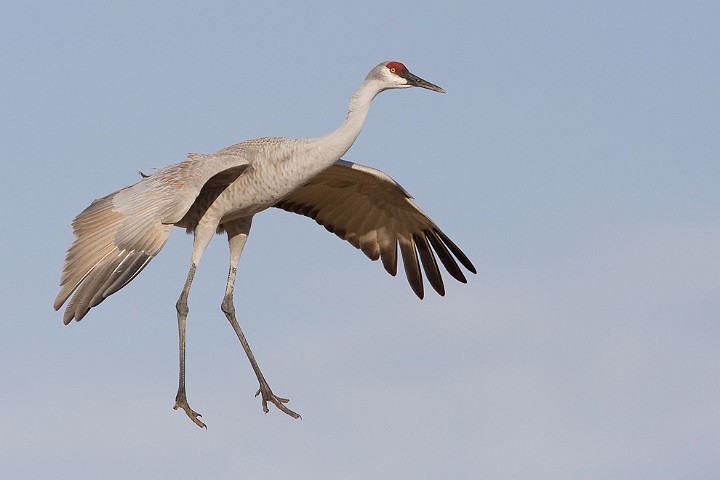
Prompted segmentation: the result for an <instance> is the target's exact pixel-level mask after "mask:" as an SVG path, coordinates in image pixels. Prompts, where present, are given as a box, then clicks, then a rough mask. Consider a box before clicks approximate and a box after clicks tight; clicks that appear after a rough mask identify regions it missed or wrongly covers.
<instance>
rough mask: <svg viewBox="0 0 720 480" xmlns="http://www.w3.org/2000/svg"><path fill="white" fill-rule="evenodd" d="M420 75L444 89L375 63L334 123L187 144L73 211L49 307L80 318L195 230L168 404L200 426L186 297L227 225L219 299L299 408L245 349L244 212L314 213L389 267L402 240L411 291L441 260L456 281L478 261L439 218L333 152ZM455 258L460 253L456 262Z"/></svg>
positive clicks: (278, 401)
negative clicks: (223, 144) (307, 134)
mask: <svg viewBox="0 0 720 480" xmlns="http://www.w3.org/2000/svg"><path fill="white" fill-rule="evenodd" d="M411 86H418V87H423V88H427V89H429V90H434V91H438V92H444V90H442V89H441V88H440V87H438V86H436V85H433V84H431V83H429V82H427V81H425V80H423V79H421V78H419V77H416V76H415V75H413V74H411V73H410V72H408V71H407V69H406V68H405V67H404V65H402V64H400V63H398V62H384V63H382V64H380V65H378V66H377V67H375V68H374V69H373V70H372V71H371V72H370V73H369V74H368V76H367V77H366V79H365V81H364V82H363V84H362V85H361V86H360V88H359V89H358V90H357V92H356V93H355V94H354V95H353V97H352V99H351V101H350V106H349V111H348V115H347V118H346V119H345V121H344V122H343V124H342V125H341V126H340V128H338V129H337V130H336V131H334V132H332V133H330V134H329V135H326V136H324V137H318V138H311V139H289V138H260V139H255V140H249V141H246V142H242V143H239V144H236V145H232V146H230V147H227V148H225V149H223V150H220V151H218V152H216V153H214V154H210V155H200V154H190V155H189V156H188V158H187V159H186V160H185V161H184V162H182V163H178V164H175V165H170V166H168V167H165V168H162V169H159V170H157V171H156V172H155V173H153V174H152V175H145V174H141V176H142V179H141V180H140V181H139V182H137V183H136V184H134V185H132V186H129V187H126V188H123V189H121V190H118V191H116V192H114V193H112V194H110V195H107V196H105V197H103V198H100V199H98V200H95V201H94V202H93V203H92V204H91V205H90V206H89V207H88V208H86V209H85V210H84V211H83V212H81V213H80V214H79V215H78V216H77V217H76V218H75V220H74V221H73V232H74V234H75V237H76V239H75V241H74V242H73V244H72V245H71V246H70V248H69V250H68V253H67V257H66V260H65V265H64V267H63V272H62V276H61V280H60V284H61V288H60V292H59V293H58V296H57V298H56V299H55V303H54V307H55V309H56V310H58V309H60V308H61V307H62V306H63V304H65V303H66V302H67V307H66V309H65V314H64V316H63V320H64V322H65V323H66V324H68V323H70V322H71V321H72V320H76V321H80V320H81V319H82V318H83V317H84V316H85V315H86V314H87V313H88V311H89V310H90V309H91V308H93V307H95V306H97V305H98V304H100V303H101V302H102V301H103V300H104V299H105V298H107V297H108V296H110V295H112V294H113V293H115V292H117V291H118V290H120V289H121V288H123V287H124V286H125V285H127V284H128V283H129V282H130V281H132V280H133V279H134V278H135V277H136V276H137V275H138V274H139V273H140V272H141V271H142V270H143V268H145V267H146V266H147V265H148V263H149V262H150V261H151V260H152V259H153V258H154V257H155V256H156V255H157V254H158V253H159V252H160V250H161V249H162V247H163V246H164V245H165V242H166V241H167V238H168V236H169V235H170V231H171V230H172V227H173V226H177V227H181V228H185V229H186V230H187V231H188V232H192V233H193V234H194V236H195V242H194V246H193V252H192V258H191V265H190V271H189V273H188V277H187V280H186V282H185V286H184V288H183V291H182V293H181V295H180V299H179V300H178V302H177V305H176V307H177V311H178V332H179V337H180V382H179V386H178V393H177V396H176V404H175V408H176V409H177V408H183V410H185V412H186V413H187V415H188V416H189V417H190V419H191V420H193V421H194V422H195V423H196V424H197V425H199V426H201V427H204V426H205V425H204V424H203V423H202V422H201V421H200V420H199V417H200V414H198V413H197V412H194V411H193V410H192V409H190V407H189V405H188V403H187V398H186V393H185V324H186V318H187V313H188V308H187V296H188V294H189V291H190V286H191V283H192V280H193V277H194V274H195V269H196V268H197V265H198V264H199V262H200V259H201V257H202V254H203V252H204V250H205V248H206V246H207V244H208V242H209V241H210V239H211V237H212V236H213V235H214V234H215V233H223V232H225V233H227V236H228V241H229V245H230V275H229V276H228V283H227V287H226V292H225V297H224V300H223V305H222V309H223V312H225V315H226V316H227V318H228V320H229V321H230V323H231V325H232V327H233V329H234V330H235V332H236V334H237V335H238V338H239V339H240V341H241V343H242V344H243V348H244V349H245V352H246V354H247V356H248V358H249V360H250V363H251V366H252V367H253V370H254V371H255V373H256V376H257V377H258V381H259V383H260V390H259V391H258V394H260V393H262V404H263V410H264V411H265V412H267V411H268V409H267V402H268V401H269V402H271V403H273V404H275V405H276V406H277V407H278V408H279V409H280V410H281V411H283V412H285V413H287V414H288V415H291V416H293V417H296V418H297V417H299V415H297V414H296V413H295V412H293V411H291V410H289V409H288V408H287V407H286V406H285V405H284V404H285V403H287V401H288V400H287V399H283V398H280V397H277V396H275V395H274V394H273V393H272V391H271V390H270V387H269V386H268V384H267V382H266V381H265V379H264V377H263V376H262V373H261V372H260V369H259V367H258V366H257V362H256V361H255V359H254V356H253V355H252V352H251V351H250V347H249V345H248V344H247V340H246V339H245V337H244V334H243V333H242V330H241V329H240V326H239V324H238V323H237V320H236V318H235V311H234V306H233V301H232V297H233V289H234V283H235V272H236V269H237V264H238V261H239V259H240V256H241V254H242V250H243V248H244V245H245V242H246V240H247V236H248V234H249V231H250V226H251V223H252V217H253V216H254V215H255V214H256V213H259V212H261V211H263V210H265V209H267V208H270V207H277V208H281V209H284V210H287V211H290V212H294V213H298V214H301V215H305V216H308V217H311V218H313V219H315V221H317V223H319V224H321V225H323V226H324V227H325V228H326V229H327V230H329V231H330V232H333V233H335V234H336V235H338V236H339V237H340V238H342V239H344V240H347V241H348V242H349V243H351V244H352V245H353V246H355V247H356V248H358V249H360V250H361V251H362V252H363V253H364V254H365V255H367V256H368V258H370V259H371V260H378V259H380V260H381V262H382V264H383V266H384V267H385V270H386V271H387V272H388V273H390V274H391V275H395V274H396V273H397V264H398V249H399V251H400V255H401V257H402V262H403V267H404V270H405V274H406V276H407V279H408V282H409V283H410V286H411V287H412V289H413V291H414V292H415V294H416V295H417V296H418V297H419V298H423V296H424V288H423V279H422V273H421V267H422V270H424V272H425V276H426V278H427V280H428V282H429V283H430V285H431V286H432V287H433V288H434V290H435V291H436V292H437V293H439V294H440V295H444V294H445V287H444V284H443V280H442V275H441V272H440V267H439V264H438V262H437V259H439V260H440V264H442V265H443V266H444V268H445V269H446V270H447V271H448V272H449V273H450V275H451V276H452V277H454V278H455V279H456V280H458V281H460V282H463V283H465V282H466V278H465V276H464V274H463V272H462V269H461V268H460V266H459V265H458V262H459V263H460V264H461V265H462V266H463V267H465V268H466V269H467V270H468V271H470V272H472V273H475V272H476V270H475V267H474V266H473V265H472V263H471V262H470V260H469V259H468V258H467V256H465V254H464V253H463V252H462V251H461V250H460V249H459V248H458V247H457V246H456V245H455V244H454V243H453V242H452V241H451V240H450V239H449V238H448V237H447V235H445V234H444V233H443V232H442V231H441V230H440V228H439V227H438V226H437V225H436V224H435V223H434V222H433V221H432V220H430V218H428V216H427V215H425V214H424V213H423V212H422V211H421V210H420V209H419V208H417V206H415V204H414V203H413V202H412V200H411V197H410V195H409V194H408V193H407V192H406V191H405V190H404V189H403V188H402V187H401V186H400V185H399V184H398V183H397V182H395V181H394V180H393V179H392V178H390V177H389V176H388V175H386V174H384V173H383V172H381V171H379V170H376V169H373V168H370V167H365V166H362V165H359V164H355V163H351V162H347V161H344V160H341V159H340V157H341V156H342V155H343V154H344V153H345V152H346V151H347V150H348V149H349V148H350V146H351V145H352V143H353V142H354V141H355V139H356V138H357V136H358V135H359V133H360V130H361V129H362V125H363V123H364V121H365V118H366V116H367V112H368V109H369V106H370V103H371V101H372V100H373V98H374V97H375V96H376V95H377V94H378V93H380V92H382V91H383V90H387V89H391V88H407V87H411ZM456 260H457V261H456Z"/></svg>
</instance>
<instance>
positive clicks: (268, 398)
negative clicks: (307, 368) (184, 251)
mask: <svg viewBox="0 0 720 480" xmlns="http://www.w3.org/2000/svg"><path fill="white" fill-rule="evenodd" d="M250 225H251V219H250V218H248V219H242V220H240V221H237V222H232V223H230V224H226V225H225V228H226V230H227V234H228V242H229V243H230V271H229V273H228V281H227V286H226V288H225V296H224V297H223V302H222V306H221V308H222V311H223V313H225V316H226V317H227V319H228V321H229V322H230V325H231V326H232V328H233V330H235V334H236V335H237V337H238V340H240V344H241V345H242V347H243V349H244V350H245V354H246V355H247V357H248V360H250V365H251V366H252V369H253V371H254V372H255V376H256V377H257V380H258V382H259V383H260V388H259V390H258V391H257V393H255V396H256V397H257V396H258V395H262V408H263V412H265V413H268V411H269V410H268V406H267V404H268V402H270V403H272V404H273V405H275V406H276V407H277V408H278V409H279V410H280V411H281V412H283V413H285V414H287V415H290V416H291V417H293V418H300V415H299V414H297V413H295V412H293V411H292V410H290V409H289V408H287V407H286V406H285V404H286V403H288V402H289V401H290V400H289V399H287V398H281V397H278V396H276V395H275V394H274V393H273V392H272V390H271V389H270V385H268V383H267V381H266V380H265V377H264V376H263V374H262V372H261V371H260V367H259V366H258V364H257V361H256V360H255V355H253V353H252V350H250V344H249V343H248V341H247V339H246V338H245V334H244V333H243V331H242V329H241V328H240V324H239V323H238V321H237V318H236V317H235V305H234V304H233V293H234V291H235V277H236V274H237V265H238V263H239V262H240V255H241V254H242V251H243V248H244V247H245V242H247V236H248V233H249V232H250Z"/></svg>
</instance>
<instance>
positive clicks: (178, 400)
mask: <svg viewBox="0 0 720 480" xmlns="http://www.w3.org/2000/svg"><path fill="white" fill-rule="evenodd" d="M178 408H182V409H183V410H185V413H186V414H187V416H188V417H190V420H192V421H193V422H194V423H195V425H197V426H198V427H200V428H204V429H206V430H207V426H206V425H205V424H204V423H203V422H201V421H200V417H202V415H201V414H199V413H197V412H196V411H195V410H193V409H192V408H190V405H188V402H187V398H186V397H185V395H181V394H178V396H177V397H175V405H174V406H173V410H177V409H178Z"/></svg>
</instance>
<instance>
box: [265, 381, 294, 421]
mask: <svg viewBox="0 0 720 480" xmlns="http://www.w3.org/2000/svg"><path fill="white" fill-rule="evenodd" d="M260 394H262V409H263V412H265V413H268V412H269V411H270V410H269V409H268V406H267V404H268V402H270V403H272V404H273V405H275V406H276V407H277V408H278V410H280V411H281V412H283V413H285V414H287V415H290V416H291V417H292V418H300V419H302V417H301V416H300V415H299V414H297V413H295V412H293V411H292V410H290V409H289V408H287V407H286V406H285V404H286V403H288V402H289V401H290V399H288V398H281V397H278V396H276V395H275V394H274V393H273V392H272V390H270V386H269V385H268V384H267V383H265V384H262V383H261V384H260V389H259V390H258V391H257V393H255V396H256V397H257V396H258V395H260Z"/></svg>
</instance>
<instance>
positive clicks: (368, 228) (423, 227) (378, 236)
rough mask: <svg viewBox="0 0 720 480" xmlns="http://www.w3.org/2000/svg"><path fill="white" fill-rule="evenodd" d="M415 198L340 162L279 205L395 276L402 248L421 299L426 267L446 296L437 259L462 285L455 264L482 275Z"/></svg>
mask: <svg viewBox="0 0 720 480" xmlns="http://www.w3.org/2000/svg"><path fill="white" fill-rule="evenodd" d="M411 198H412V197H411V196H410V194H408V193H407V192H406V191H405V190H404V189H403V188H402V187H401V186H400V185H399V184H398V183H397V182H395V180H393V179H392V178H390V177H389V176H388V175H386V174H385V173H383V172H381V171H380V170H376V169H374V168H370V167H366V166H363V165H359V164H356V163H351V162H347V161H345V160H338V161H337V162H336V163H335V164H334V165H332V166H331V167H330V168H328V169H327V170H325V171H323V172H322V173H320V174H319V175H317V176H316V177H315V178H313V179H312V180H311V181H310V182H308V183H307V184H306V185H304V186H303V187H301V188H300V189H298V190H296V191H295V192H293V193H292V194H290V195H288V196H287V197H286V198H284V199H283V200H282V201H280V202H278V203H277V204H276V205H275V206H276V207H278V208H282V209H284V210H287V211H289V212H294V213H298V214H300V215H305V216H308V217H311V218H313V219H315V221H316V222H317V223H319V224H320V225H323V226H324V227H325V228H326V229H327V230H329V231H330V232H333V233H335V234H336V235H337V236H338V237H340V238H342V239H343V240H347V241H348V242H350V243H351V244H352V245H354V246H355V247H356V248H359V249H360V250H362V251H363V253H365V255H367V256H368V258H370V259H371V260H377V259H378V258H380V259H382V263H383V266H384V267H385V270H387V272H388V273H389V274H390V275H393V276H394V275H396V274H397V246H398V245H400V252H401V253H402V260H403V265H404V268H405V274H406V275H407V279H408V282H409V283H410V286H411V287H412V289H413V291H414V292H415V294H416V295H417V296H418V297H420V298H423V296H424V290H423V280H422V274H421V271H420V264H422V267H423V269H424V270H425V275H426V276H427V279H428V281H429V282H430V285H432V287H433V288H434V289H435V291H437V292H438V293H439V294H440V295H444V294H445V286H444V285H443V280H442V276H441V274H440V269H439V267H438V263H437V261H436V255H437V258H439V259H440V262H441V263H442V264H443V266H444V267H445V269H446V270H447V271H448V273H450V275H452V277H453V278H455V279H456V280H458V281H460V282H462V283H466V282H467V280H466V278H465V275H463V272H462V270H461V269H460V267H459V266H458V264H457V262H456V261H455V259H456V258H457V260H459V261H460V263H461V264H462V265H463V266H464V267H465V268H467V269H468V270H469V271H470V272H472V273H476V270H475V267H474V266H473V264H472V263H471V262H470V260H469V259H468V258H467V256H465V254H464V253H463V252H462V251H461V250H460V249H459V248H458V247H457V245H455V244H454V243H453V242H452V241H451V240H450V239H449V238H448V237H447V235H445V234H444V233H443V232H442V230H440V228H438V226H437V225H436V224H435V223H434V222H433V221H432V220H430V218H428V216H427V215H425V214H424V213H423V212H422V211H421V210H420V209H419V208H418V207H417V206H415V204H414V203H413V202H412V200H411Z"/></svg>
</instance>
